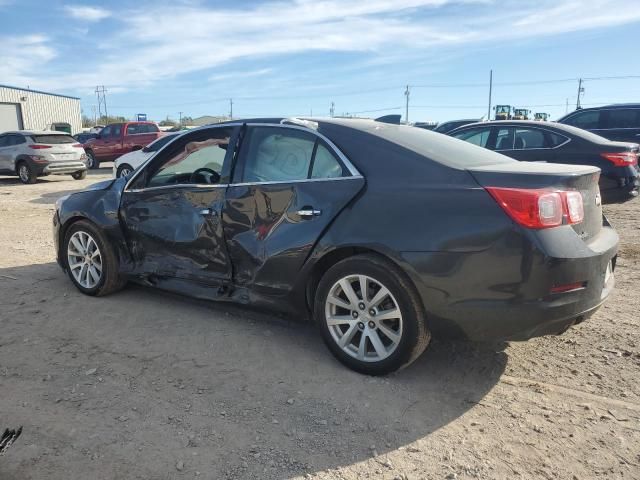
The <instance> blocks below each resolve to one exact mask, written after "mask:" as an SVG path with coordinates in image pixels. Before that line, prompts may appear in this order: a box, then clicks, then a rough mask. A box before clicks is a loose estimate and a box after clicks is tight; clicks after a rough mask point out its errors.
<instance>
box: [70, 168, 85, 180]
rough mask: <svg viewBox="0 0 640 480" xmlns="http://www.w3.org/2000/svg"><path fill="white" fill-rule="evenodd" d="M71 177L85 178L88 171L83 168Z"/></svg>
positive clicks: (76, 178) (75, 178)
mask: <svg viewBox="0 0 640 480" xmlns="http://www.w3.org/2000/svg"><path fill="white" fill-rule="evenodd" d="M71 177H73V179H74V180H84V179H85V178H87V171H86V170H82V171H81V172H75V173H72V174H71Z"/></svg>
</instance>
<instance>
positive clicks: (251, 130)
mask: <svg viewBox="0 0 640 480" xmlns="http://www.w3.org/2000/svg"><path fill="white" fill-rule="evenodd" d="M598 174H599V171H598V169H597V168H595V167H589V166H576V165H573V166H571V165H557V164H544V163H521V162H517V161H515V160H512V159H510V158H508V157H506V156H504V155H499V154H496V153H494V152H490V151H489V150H486V149H483V148H479V147H476V146H473V145H470V144H468V143H466V142H462V141H459V140H455V139H453V138H450V137H447V136H445V135H441V134H438V133H433V132H428V131H425V130H422V129H418V128H414V127H410V126H405V125H390V124H385V123H379V122H375V121H371V120H355V119H317V120H310V119H309V120H300V119H290V120H286V119H282V120H281V119H268V120H256V121H250V120H247V121H243V122H237V123H227V124H220V125H216V126H206V127H202V128H199V129H195V130H192V131H189V132H188V133H185V134H183V135H180V136H177V137H176V138H175V139H174V140H172V141H171V142H169V143H168V144H167V145H166V146H165V147H164V148H162V149H161V150H159V151H158V152H157V153H156V154H155V155H154V156H153V157H151V158H150V159H149V160H147V162H146V163H145V164H144V165H142V166H141V167H140V168H139V169H137V170H136V171H135V172H134V173H133V174H131V175H130V176H128V177H124V178H119V179H116V180H111V181H107V182H103V183H99V184H96V185H94V186H93V187H92V188H89V189H88V190H85V191H82V192H78V193H74V194H72V195H70V196H68V197H66V198H62V199H60V200H59V201H58V202H57V204H56V210H55V213H54V218H53V225H54V238H55V243H56V249H57V256H58V262H59V264H60V265H61V267H62V268H63V269H64V270H65V271H66V272H67V273H68V275H69V278H70V279H71V281H72V282H73V283H74V284H75V286H76V287H77V288H78V289H79V290H80V291H82V292H83V293H86V294H88V295H106V294H109V293H112V292H115V291H116V290H118V289H119V288H121V287H123V286H124V285H125V283H126V282H127V281H128V280H133V281H136V282H141V283H143V284H146V285H150V286H156V287H158V288H161V289H166V290H171V291H174V292H179V293H183V294H186V295H190V296H193V297H199V298H204V299H211V300H219V301H231V302H238V303H244V304H252V305H255V306H260V307H265V308H274V309H278V310H281V311H286V312H289V313H292V314H294V315H296V316H297V317H299V318H305V317H307V318H313V319H314V321H315V322H316V323H317V325H318V326H319V328H320V331H321V332H322V336H323V338H324V341H325V342H326V344H327V345H328V347H329V348H330V349H331V351H332V352H333V353H334V355H335V356H336V357H337V358H338V359H339V360H340V361H341V362H343V363H344V364H346V365H348V366H349V367H351V368H353V369H355V370H357V371H360V372H364V373H367V374H384V373H388V372H391V371H394V370H397V369H399V368H401V367H403V366H405V365H408V364H409V363H411V362H412V361H413V360H415V359H416V357H418V355H420V354H421V353H422V351H423V350H424V349H425V348H426V346H427V344H428V343H429V340H430V338H431V336H432V335H440V336H449V337H451V336H463V337H466V338H470V339H477V340H481V339H484V340H486V339H509V340H525V339H528V338H531V337H534V336H540V335H547V334H558V333H561V332H563V331H565V330H566V329H568V328H569V327H570V326H572V325H574V324H576V323H579V322H581V321H583V320H584V319H586V318H587V317H589V316H590V315H591V314H592V313H593V312H595V311H596V310H597V309H598V307H600V305H601V304H602V303H603V302H604V301H605V299H606V298H607V296H608V295H609V293H610V292H611V290H612V288H613V283H614V280H613V270H614V268H615V260H616V252H617V247H618V236H617V234H616V232H615V231H614V229H613V228H612V227H611V226H610V225H609V224H608V223H607V222H606V220H605V221H603V216H602V207H601V205H600V198H599V194H598V183H597V181H598Z"/></svg>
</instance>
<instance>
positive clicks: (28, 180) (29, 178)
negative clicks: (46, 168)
mask: <svg viewBox="0 0 640 480" xmlns="http://www.w3.org/2000/svg"><path fill="white" fill-rule="evenodd" d="M16 170H17V173H18V177H19V178H20V181H21V182H22V183H24V184H25V185H28V184H34V183H36V182H37V181H38V175H36V172H34V171H33V168H32V167H31V166H30V165H29V164H28V163H27V162H25V161H22V162H20V163H18V168H17V169H16Z"/></svg>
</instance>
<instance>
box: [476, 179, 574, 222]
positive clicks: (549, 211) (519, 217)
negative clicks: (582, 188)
mask: <svg viewBox="0 0 640 480" xmlns="http://www.w3.org/2000/svg"><path fill="white" fill-rule="evenodd" d="M486 189H487V191H488V192H489V194H490V195H491V196H492V197H493V198H494V200H495V201H496V202H498V204H499V205H500V206H501V207H502V208H503V209H504V211H505V212H506V213H507V215H509V216H510V217H511V218H512V219H513V220H514V221H515V222H516V223H518V224H520V225H522V226H523V227H527V228H536V229H539V228H549V227H557V226H559V225H562V223H563V220H564V218H566V219H567V223H570V224H571V223H580V222H581V221H582V220H583V219H584V206H583V202H582V195H581V194H580V192H577V191H573V190H571V191H556V190H548V189H524V188H502V187H487V188H486Z"/></svg>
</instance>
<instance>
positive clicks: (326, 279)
mask: <svg viewBox="0 0 640 480" xmlns="http://www.w3.org/2000/svg"><path fill="white" fill-rule="evenodd" d="M314 315H315V319H316V322H317V323H318V325H319V327H320V330H321V332H322V336H323V339H324V341H325V343H326V344H327V346H328V347H329V349H330V350H331V352H332V353H333V354H334V355H335V356H336V358H338V360H340V361H341V362H342V363H343V364H345V365H346V366H348V367H349V368H351V369H353V370H355V371H357V372H360V373H365V374H368V375H384V374H387V373H390V372H394V371H396V370H399V369H401V368H403V367H405V366H407V365H409V364H410V363H411V362H413V361H414V360H415V359H416V358H418V356H420V354H421V353H422V352H423V351H424V349H425V348H426V347H427V345H428V344H429V340H430V338H431V335H430V333H429V331H428V329H427V326H426V323H425V313H424V309H423V307H422V304H421V302H420V299H419V298H418V295H417V293H416V292H415V288H414V287H413V285H412V284H411V282H410V281H409V280H408V279H407V278H406V276H405V275H404V273H403V272H402V271H401V270H400V269H399V268H398V267H397V266H395V265H394V264H392V263H391V262H389V261H387V260H385V259H383V258H381V257H378V256H376V255H357V256H354V257H349V258H347V259H344V260H342V261H340V262H338V263H336V264H335V265H334V266H333V267H331V268H330V269H329V270H328V271H327V272H326V273H325V275H324V276H323V277H322V279H321V280H320V283H319V285H318V289H317V293H316V298H315V304H314Z"/></svg>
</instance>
